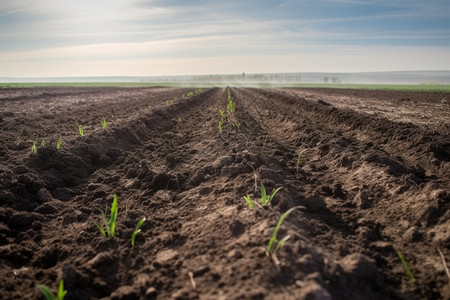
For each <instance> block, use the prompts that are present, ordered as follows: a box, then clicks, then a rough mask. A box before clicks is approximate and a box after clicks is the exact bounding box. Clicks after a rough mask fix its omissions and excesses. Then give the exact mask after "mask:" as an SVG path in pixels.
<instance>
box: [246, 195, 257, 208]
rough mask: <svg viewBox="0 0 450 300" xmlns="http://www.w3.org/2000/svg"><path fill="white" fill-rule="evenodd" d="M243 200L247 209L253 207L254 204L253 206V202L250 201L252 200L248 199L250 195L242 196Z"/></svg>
mask: <svg viewBox="0 0 450 300" xmlns="http://www.w3.org/2000/svg"><path fill="white" fill-rule="evenodd" d="M244 199H245V201H246V202H247V204H248V207H250V208H253V207H255V204H253V201H252V199H250V195H249V194H247V195H246V196H244Z"/></svg>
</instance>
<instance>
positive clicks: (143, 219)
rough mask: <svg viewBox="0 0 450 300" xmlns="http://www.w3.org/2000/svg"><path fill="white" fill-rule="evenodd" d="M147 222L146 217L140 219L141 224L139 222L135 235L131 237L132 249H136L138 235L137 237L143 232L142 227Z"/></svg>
mask: <svg viewBox="0 0 450 300" xmlns="http://www.w3.org/2000/svg"><path fill="white" fill-rule="evenodd" d="M145 220H146V218H145V217H144V218H142V219H140V220H139V222H138V223H137V225H136V229H135V230H134V231H133V235H132V236H131V246H132V247H134V241H135V239H136V235H137V234H138V233H139V232H141V226H142V223H144V222H145Z"/></svg>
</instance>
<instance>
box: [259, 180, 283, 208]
mask: <svg viewBox="0 0 450 300" xmlns="http://www.w3.org/2000/svg"><path fill="white" fill-rule="evenodd" d="M280 189H281V187H279V188H276V189H274V190H272V193H271V194H270V196H268V195H267V193H266V188H265V187H264V184H263V183H262V182H261V183H260V185H259V190H260V191H261V205H262V206H264V205H267V204H269V203H270V202H271V201H272V199H273V197H274V196H275V194H276V193H277V192H278V191H279V190H280Z"/></svg>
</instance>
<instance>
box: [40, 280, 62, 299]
mask: <svg viewBox="0 0 450 300" xmlns="http://www.w3.org/2000/svg"><path fill="white" fill-rule="evenodd" d="M37 288H38V289H39V290H40V291H41V293H42V294H43V295H44V297H45V299H47V300H64V297H65V296H66V294H67V291H66V290H64V280H62V279H61V281H60V282H59V288H58V293H57V294H56V297H54V296H53V294H52V292H51V291H50V289H49V288H48V287H47V286H45V285H43V284H38V285H37Z"/></svg>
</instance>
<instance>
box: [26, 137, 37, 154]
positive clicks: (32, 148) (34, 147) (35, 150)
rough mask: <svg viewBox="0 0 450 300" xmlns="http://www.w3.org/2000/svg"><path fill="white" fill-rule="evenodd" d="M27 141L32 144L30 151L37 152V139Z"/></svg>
mask: <svg viewBox="0 0 450 300" xmlns="http://www.w3.org/2000/svg"><path fill="white" fill-rule="evenodd" d="M28 142H30V143H33V145H32V146H31V152H33V153H36V152H37V147H36V145H37V141H35V140H28Z"/></svg>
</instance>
